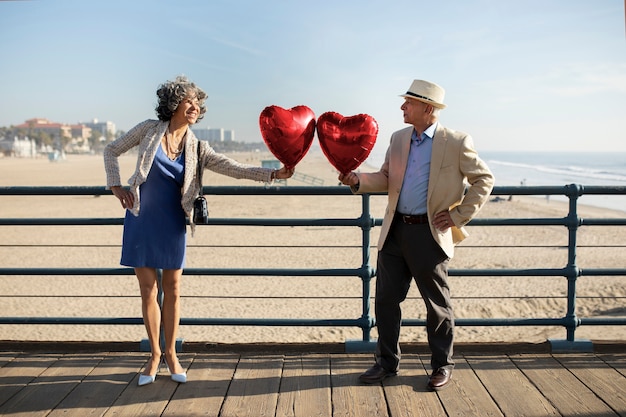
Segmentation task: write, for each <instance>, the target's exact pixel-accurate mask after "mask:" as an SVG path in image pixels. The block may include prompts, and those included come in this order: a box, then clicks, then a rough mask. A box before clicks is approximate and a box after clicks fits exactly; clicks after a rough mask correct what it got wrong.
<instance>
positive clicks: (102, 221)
mask: <svg viewBox="0 0 626 417" xmlns="http://www.w3.org/2000/svg"><path fill="white" fill-rule="evenodd" d="M362 223H363V220H361V219H245V218H241V219H238V218H209V220H208V222H207V224H199V225H197V226H200V227H203V226H361V225H362ZM122 224H124V219H123V218H86V217H85V218H83V217H74V218H61V217H58V218H0V226H118V225H122Z"/></svg>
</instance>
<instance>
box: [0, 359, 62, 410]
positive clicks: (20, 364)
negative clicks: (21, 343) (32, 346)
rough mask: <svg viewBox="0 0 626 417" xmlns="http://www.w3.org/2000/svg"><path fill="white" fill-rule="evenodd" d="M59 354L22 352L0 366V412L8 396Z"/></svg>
mask: <svg viewBox="0 0 626 417" xmlns="http://www.w3.org/2000/svg"><path fill="white" fill-rule="evenodd" d="M59 356H60V355H50V354H40V353H24V354H20V355H19V356H17V357H16V358H15V359H13V360H12V361H11V362H9V363H7V364H6V365H4V366H3V367H2V368H0V386H1V387H2V389H1V390H0V414H2V413H3V407H2V406H1V405H3V404H5V403H6V402H7V401H8V400H9V399H10V398H12V397H13V396H14V395H15V394H17V393H18V392H19V391H21V390H22V389H23V388H24V387H26V385H27V384H28V383H29V382H31V381H33V380H34V379H35V378H37V376H39V375H41V373H42V372H44V371H45V370H46V369H47V368H48V367H49V366H50V365H52V364H53V363H54V362H56V361H57V360H58V359H59Z"/></svg>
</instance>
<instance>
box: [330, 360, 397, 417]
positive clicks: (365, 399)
mask: <svg viewBox="0 0 626 417" xmlns="http://www.w3.org/2000/svg"><path fill="white" fill-rule="evenodd" d="M373 364H374V361H373V359H372V355H371V354H367V355H355V354H352V355H342V354H338V355H333V356H332V357H331V364H330V369H331V384H332V401H333V417H363V416H368V417H375V416H388V415H389V414H388V413H387V405H386V401H385V394H384V392H383V388H382V385H381V384H372V385H367V384H362V383H361V382H359V379H358V378H359V375H361V374H362V373H363V372H365V371H366V370H367V368H369V367H370V366H372V365H373Z"/></svg>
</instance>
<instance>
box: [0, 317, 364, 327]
mask: <svg viewBox="0 0 626 417" xmlns="http://www.w3.org/2000/svg"><path fill="white" fill-rule="evenodd" d="M0 324H30V325H40V324H72V325H76V324H98V325H129V324H143V319H142V318H141V317H110V318H106V317H0ZM180 324H181V325H186V326H198V325H213V326H304V327H307V326H346V327H347V326H349V327H354V326H360V325H362V324H363V319H277V318H268V319H259V318H181V319H180Z"/></svg>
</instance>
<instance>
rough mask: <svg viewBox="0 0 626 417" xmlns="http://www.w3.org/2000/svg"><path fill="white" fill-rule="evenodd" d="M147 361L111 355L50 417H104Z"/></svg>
mask: <svg viewBox="0 0 626 417" xmlns="http://www.w3.org/2000/svg"><path fill="white" fill-rule="evenodd" d="M144 361H145V358H143V357H139V356H136V355H133V356H129V355H128V353H126V352H123V353H118V352H114V353H109V354H106V357H104V359H103V360H102V361H101V362H100V363H99V364H98V365H97V366H96V367H95V369H94V370H93V371H92V372H91V373H90V374H89V375H87V376H86V377H85V379H83V381H82V382H81V384H80V385H79V386H77V387H76V388H75V389H74V390H73V391H72V392H71V393H70V394H69V395H68V396H67V397H65V398H64V399H63V401H61V403H60V404H59V405H58V406H57V407H56V408H55V409H54V410H52V412H51V413H50V415H49V416H48V417H57V416H64V417H74V416H75V417H84V416H101V415H103V414H104V413H105V412H106V411H107V409H108V408H109V407H110V406H111V405H113V403H114V402H115V400H117V398H118V397H119V396H120V394H121V393H122V392H123V391H124V390H125V389H126V386H127V385H128V384H129V383H130V382H131V381H132V380H133V379H134V378H135V375H136V374H137V369H139V368H141V365H142V364H143V363H144Z"/></svg>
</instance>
